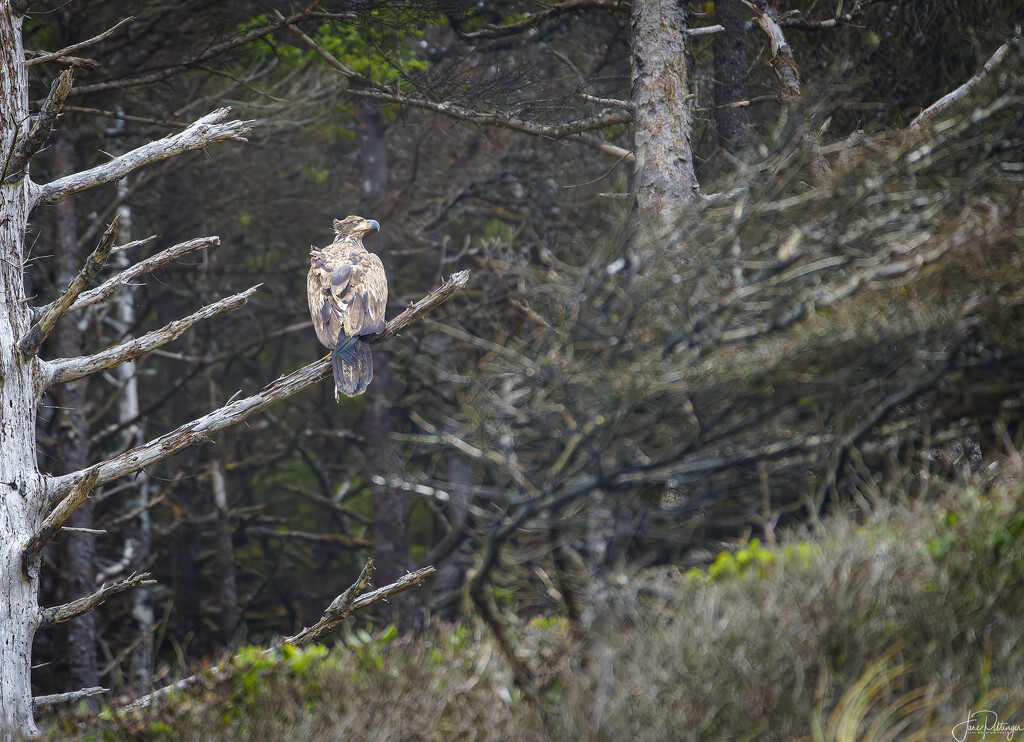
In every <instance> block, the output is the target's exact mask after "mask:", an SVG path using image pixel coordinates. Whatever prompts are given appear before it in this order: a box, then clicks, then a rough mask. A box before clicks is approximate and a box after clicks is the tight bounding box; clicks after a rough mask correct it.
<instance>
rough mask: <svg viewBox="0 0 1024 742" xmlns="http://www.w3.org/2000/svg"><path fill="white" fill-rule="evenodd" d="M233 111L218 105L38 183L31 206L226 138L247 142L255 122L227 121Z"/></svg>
mask: <svg viewBox="0 0 1024 742" xmlns="http://www.w3.org/2000/svg"><path fill="white" fill-rule="evenodd" d="M230 112H231V109H230V108H218V109H217V110H216V111H214V112H213V113H209V114H207V115H206V116H203V117H202V118H201V119H199V120H198V121H196V122H194V123H193V124H191V125H190V126H189V127H188V128H186V129H185V130H184V131H181V132H178V133H177V134H172V135H170V136H167V137H164V138H163V139H158V140H157V141H155V142H150V143H149V144H144V145H142V146H141V147H139V148H138V149H133V150H132V151H131V152H126V153H125V154H123V155H121V156H120V157H115V158H114V159H113V160H111V161H110V162H107V163H104V164H103V165H99V166H97V167H94V168H90V169H89V170H84V171H82V172H80V173H73V174H71V175H67V176H65V177H63V178H58V179H57V180H55V181H53V182H52V183H48V184H46V185H37V186H35V187H34V188H33V189H32V191H33V193H32V202H31V208H35V207H37V206H40V205H43V204H52V203H56V202H57V201H60V200H61V199H64V198H67V197H68V196H70V195H72V194H74V193H78V192H79V191H84V190H85V189H87V188H92V187H94V186H98V185H101V184H103V183H110V182H112V181H115V180H118V179H119V178H123V177H124V176H125V175H127V174H128V173H130V172H131V171H132V170H135V169H136V168H138V167H141V166H143V165H148V164H151V163H154V162H159V161H161V160H166V159H167V158H168V157H174V156H176V155H180V154H182V153H184V152H190V151H192V150H196V149H203V148H204V147H206V146H207V145H210V144H213V143H214V142H220V141H223V140H225V139H235V140H238V141H243V142H244V141H245V138H244V137H243V136H242V135H243V134H245V133H247V132H249V131H250V130H251V129H252V124H253V123H254V122H253V121H237V120H236V121H227V122H224V119H226V118H227V117H228V114H229V113H230ZM222 122H223V123H222Z"/></svg>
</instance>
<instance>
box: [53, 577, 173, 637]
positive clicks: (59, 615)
mask: <svg viewBox="0 0 1024 742" xmlns="http://www.w3.org/2000/svg"><path fill="white" fill-rule="evenodd" d="M148 577H149V572H142V573H141V574H140V573H135V572H133V573H132V574H131V575H130V576H128V577H126V578H125V579H123V580H119V581H118V582H113V583H111V584H109V585H104V586H103V587H101V588H100V589H99V590H97V591H96V592H94V593H92V594H91V595H86V596H85V597H82V598H78V599H77V600H72V601H71V602H70V603H64V604H63V605H55V606H52V607H50V608H43V609H42V610H40V611H39V628H40V629H52V628H53V627H54V626H58V625H60V624H62V623H65V622H66V621H70V620H71V619H73V618H78V617H79V616H81V615H82V614H83V613H88V612H89V611H91V610H92V609H93V608H96V607H97V606H100V605H103V603H104V602H106V600H107V598H109V597H110V596H111V595H117V594H118V593H123V592H124V591H125V590H131V589H132V588H134V587H138V586H139V585H155V584H156V580H150V579H147V578H148Z"/></svg>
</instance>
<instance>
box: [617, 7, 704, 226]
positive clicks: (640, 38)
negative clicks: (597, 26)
mask: <svg viewBox="0 0 1024 742" xmlns="http://www.w3.org/2000/svg"><path fill="white" fill-rule="evenodd" d="M631 16H632V18H631V20H632V32H633V33H632V44H631V53H630V60H631V62H632V68H633V91H632V100H633V108H634V111H635V127H636V133H635V135H634V154H635V155H636V165H635V168H636V169H635V180H634V184H633V189H634V192H635V193H636V199H637V207H638V209H639V211H640V215H641V218H643V219H645V221H648V222H650V223H656V222H660V223H661V224H662V225H670V224H672V223H674V222H675V221H676V220H677V219H678V218H679V217H680V216H681V215H682V214H683V213H684V212H685V210H686V209H687V207H689V206H690V205H691V204H693V203H696V201H697V199H698V198H699V197H700V186H699V184H698V183H697V175H696V172H695V171H694V167H693V150H692V147H691V141H690V137H691V134H692V130H693V112H692V99H691V98H690V96H689V94H688V93H689V90H688V75H687V68H686V39H687V36H686V16H687V11H686V7H685V4H684V3H683V2H681V0H635V2H634V3H633V6H632V11H631Z"/></svg>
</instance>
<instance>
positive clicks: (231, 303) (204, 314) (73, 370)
mask: <svg viewBox="0 0 1024 742" xmlns="http://www.w3.org/2000/svg"><path fill="white" fill-rule="evenodd" d="M262 285H263V284H257V285H255V286H253V287H252V288H250V289H247V290H245V291H243V292H241V293H239V294H235V295H234V296H229V297H227V298H226V299H221V300H220V301H218V302H214V303H213V304H208V305H206V306H205V307H203V308H202V309H200V310H199V311H197V312H193V313H192V314H190V315H189V316H188V317H182V318H181V319H178V320H174V321H173V322H170V323H168V324H166V325H164V326H163V327H161V328H160V329H159V330H153V331H152V332H147V333H146V334H145V335H143V336H142V337H138V338H132V339H131V340H128V341H126V342H123V343H121V344H120V345H115V346H114V347H112V348H107V349H106V350H104V351H101V352H99V353H96V354H94V355H91V356H79V357H77V358H58V359H56V360H53V361H50V362H49V363H47V364H45V365H46V367H48V369H49V379H47V386H53V385H55V384H66V383H67V382H69V381H74V380H75V379H81V378H82V377H83V376H89V375H90V374H94V373H96V372H98V371H103V370H104V369H108V368H113V367H114V366H117V365H119V364H121V363H124V362H125V361H129V360H131V359H132V358H138V357H139V356H141V355H144V354H145V353H148V352H150V351H151V350H153V349H154V348H159V347H160V346H161V345H166V344H167V343H169V342H171V341H172V340H176V339H178V338H179V337H180V336H181V335H182V333H184V332H185V330H187V329H188V328H190V327H191V326H192V325H194V324H196V323H197V322H200V321H202V320H204V319H209V318H210V317H214V316H216V315H218V314H223V313H224V312H233V311H234V310H236V309H239V308H240V307H244V306H245V304H246V302H247V301H249V297H250V296H252V295H253V294H254V293H256V289H258V288H259V287H260V286H262Z"/></svg>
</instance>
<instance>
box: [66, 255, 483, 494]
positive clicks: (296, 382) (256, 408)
mask: <svg viewBox="0 0 1024 742" xmlns="http://www.w3.org/2000/svg"><path fill="white" fill-rule="evenodd" d="M468 281H469V271H461V272H459V273H456V274H454V275H453V276H452V277H451V278H450V279H448V281H446V282H445V283H444V285H443V286H440V287H439V288H437V289H434V290H433V291H432V292H430V293H429V294H428V295H427V296H425V297H423V298H422V299H421V300H420V301H418V302H416V303H415V304H413V305H412V306H411V307H409V308H408V309H406V310H405V311H404V312H402V314H400V315H399V316H398V317H396V318H394V319H393V320H391V321H390V322H389V323H388V326H387V329H385V330H384V332H382V333H380V334H378V335H374V336H372V337H370V338H368V339H369V342H370V343H371V344H373V345H379V344H380V343H383V342H384V341H386V340H389V339H391V338H393V337H395V336H396V335H398V333H399V332H401V331H402V330H404V329H405V328H406V327H408V326H409V325H410V324H412V323H413V322H415V321H416V320H418V319H420V318H421V317H423V316H424V315H425V314H426V313H427V312H429V311H431V310H432V309H434V308H436V307H437V306H438V305H440V304H442V303H443V302H445V301H447V300H448V299H449V298H450V297H451V295H452V294H454V293H455V292H456V291H457V290H458V289H460V288H463V287H464V286H465V285H466V283H467V282H468ZM330 374H331V360H330V356H325V357H323V358H321V359H320V360H318V361H315V362H313V363H311V364H309V365H308V366H304V367H303V368H300V369H298V370H297V371H293V372H292V373H290V374H288V375H287V376H282V377H281V378H279V379H277V380H276V381H273V382H271V383H270V384H268V385H267V386H266V387H264V388H263V389H262V390H261V391H260V392H259V393H257V394H254V395H253V396H251V397H246V398H245V399H239V400H235V401H234V402H231V403H229V404H226V405H224V406H223V407H221V408H219V409H216V410H214V411H213V412H211V413H209V414H207V415H204V416H203V417H200V418H198V419H196V420H193V421H192V422H189V423H185V424H184V425H182V426H181V427H179V428H176V429H175V430H172V431H171V432H169V433H165V434H164V435H162V436H160V437H159V438H156V439H154V440H152V441H149V442H147V443H144V444H142V445H141V446H137V447H136V448H133V449H131V450H128V451H125V452H124V453H122V454H120V455H118V456H114V457H113V458H110V459H107V460H106V461H102V462H100V463H99V464H97V465H96V466H95V467H94V469H95V470H96V471H97V472H98V476H97V480H96V483H95V486H99V485H101V484H106V483H107V482H110V481H112V480H114V479H117V478H119V477H123V476H125V475H126V474H131V473H132V472H136V471H138V470H139V469H142V468H144V467H146V466H149V465H150V464H152V463H154V462H156V461H160V460H162V459H165V458H167V457H168V456H172V455H173V454H176V453H178V452H179V451H182V450H184V449H186V448H188V447H189V446H193V445H195V444H196V443H199V442H202V441H207V440H209V436H210V435H212V434H213V433H216V432H217V431H219V430H223V429H224V428H227V427H230V426H232V425H235V424H236V423H240V422H242V421H243V420H245V419H246V418H248V417H250V416H252V415H255V414H257V413H259V412H262V411H263V410H265V409H267V408H268V407H270V406H271V405H273V404H276V403H277V402H280V401H281V400H283V399H287V398H288V397H290V396H291V395H293V394H296V393H297V392H301V391H302V390H303V389H306V388H308V387H310V386H312V385H313V384H316V383H317V382H319V381H320V380H321V379H323V378H325V377H327V376H330ZM82 476H83V473H82V472H75V473H72V474H65V475H63V476H59V477H54V478H53V479H52V480H51V482H50V488H49V492H50V496H49V501H50V502H51V503H52V502H54V501H56V500H59V499H62V498H64V497H65V496H66V495H67V494H68V492H70V491H71V490H72V489H73V488H74V487H75V484H76V483H77V482H78V480H79V479H80V478H81V477H82Z"/></svg>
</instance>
